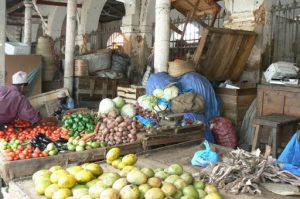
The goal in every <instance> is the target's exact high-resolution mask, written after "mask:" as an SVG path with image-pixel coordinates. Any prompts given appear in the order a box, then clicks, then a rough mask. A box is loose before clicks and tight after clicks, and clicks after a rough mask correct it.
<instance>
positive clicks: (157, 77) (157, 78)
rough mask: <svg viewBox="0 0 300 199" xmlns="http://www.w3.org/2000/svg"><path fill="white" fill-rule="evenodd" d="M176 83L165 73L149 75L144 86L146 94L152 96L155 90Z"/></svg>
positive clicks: (174, 79)
mask: <svg viewBox="0 0 300 199" xmlns="http://www.w3.org/2000/svg"><path fill="white" fill-rule="evenodd" d="M175 81H176V78H173V77H171V76H170V75H169V74H168V73H166V72H161V73H155V74H151V75H150V77H149V79H148V81H147V84H146V94H147V95H152V93H153V91H154V90H155V89H157V88H160V89H165V88H166V87H167V86H168V85H169V84H171V83H173V82H175Z"/></svg>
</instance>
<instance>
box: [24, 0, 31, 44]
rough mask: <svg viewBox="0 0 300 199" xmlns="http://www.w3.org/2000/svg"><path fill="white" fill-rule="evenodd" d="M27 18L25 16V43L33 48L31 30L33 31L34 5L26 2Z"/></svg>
mask: <svg viewBox="0 0 300 199" xmlns="http://www.w3.org/2000/svg"><path fill="white" fill-rule="evenodd" d="M24 5H25V16H24V43H25V44H27V45H28V46H30V48H31V30H32V23H31V22H32V19H31V16H32V3H31V2H29V1H24Z"/></svg>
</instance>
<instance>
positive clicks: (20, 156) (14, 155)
mask: <svg viewBox="0 0 300 199" xmlns="http://www.w3.org/2000/svg"><path fill="white" fill-rule="evenodd" d="M4 156H5V158H6V159H7V160H9V161H12V160H25V159H29V158H38V157H47V156H48V152H46V151H41V150H40V149H39V148H34V147H33V146H31V145H28V146H27V147H23V146H22V145H19V146H18V148H17V150H15V151H14V150H13V149H6V150H5V152H4Z"/></svg>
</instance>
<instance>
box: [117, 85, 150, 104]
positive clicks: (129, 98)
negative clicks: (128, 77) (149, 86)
mask: <svg viewBox="0 0 300 199" xmlns="http://www.w3.org/2000/svg"><path fill="white" fill-rule="evenodd" d="M145 92H146V91H145V88H144V87H141V86H134V85H131V86H130V87H121V86H118V88H117V95H118V96H119V97H122V98H124V99H125V101H126V103H132V104H135V103H136V100H137V99H138V98H139V97H140V96H142V95H145Z"/></svg>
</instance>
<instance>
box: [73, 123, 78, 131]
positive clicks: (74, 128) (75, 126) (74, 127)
mask: <svg viewBox="0 0 300 199" xmlns="http://www.w3.org/2000/svg"><path fill="white" fill-rule="evenodd" d="M77 128H78V125H77V124H76V123H74V124H73V125H72V129H73V130H74V131H76V130H77Z"/></svg>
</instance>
